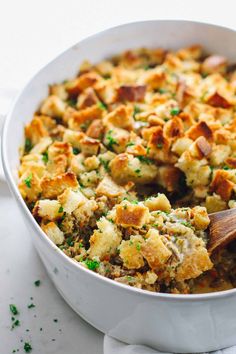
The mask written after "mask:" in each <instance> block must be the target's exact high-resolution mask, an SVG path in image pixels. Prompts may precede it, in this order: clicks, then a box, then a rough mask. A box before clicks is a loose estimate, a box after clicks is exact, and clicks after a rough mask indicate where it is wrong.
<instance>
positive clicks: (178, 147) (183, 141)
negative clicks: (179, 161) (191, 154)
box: [171, 137, 193, 156]
mask: <svg viewBox="0 0 236 354" xmlns="http://www.w3.org/2000/svg"><path fill="white" fill-rule="evenodd" d="M192 143H193V140H192V139H189V138H186V137H183V138H179V139H177V140H176V141H175V142H174V144H173V145H172V148H171V151H173V152H174V153H175V154H177V155H178V156H181V155H182V154H183V152H184V151H186V150H188V149H189V147H190V145H191V144H192Z"/></svg>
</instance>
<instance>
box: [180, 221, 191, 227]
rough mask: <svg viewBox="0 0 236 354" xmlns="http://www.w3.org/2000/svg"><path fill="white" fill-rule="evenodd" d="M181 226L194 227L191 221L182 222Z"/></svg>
mask: <svg viewBox="0 0 236 354" xmlns="http://www.w3.org/2000/svg"><path fill="white" fill-rule="evenodd" d="M181 224H182V225H184V226H186V227H192V224H191V222H189V221H182V222H181Z"/></svg>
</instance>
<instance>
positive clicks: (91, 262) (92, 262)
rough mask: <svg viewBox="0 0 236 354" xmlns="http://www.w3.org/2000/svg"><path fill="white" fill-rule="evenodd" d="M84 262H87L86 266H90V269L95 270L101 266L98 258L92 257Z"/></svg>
mask: <svg viewBox="0 0 236 354" xmlns="http://www.w3.org/2000/svg"><path fill="white" fill-rule="evenodd" d="M84 263H85V264H86V266H87V267H88V269H90V270H95V269H97V268H98V267H99V265H100V262H98V261H96V260H92V259H88V258H87V259H86V260H85V261H84Z"/></svg>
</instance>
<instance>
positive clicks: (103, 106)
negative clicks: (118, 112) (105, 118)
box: [98, 102, 107, 111]
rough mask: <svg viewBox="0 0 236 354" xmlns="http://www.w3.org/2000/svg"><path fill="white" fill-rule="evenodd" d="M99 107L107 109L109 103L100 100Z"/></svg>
mask: <svg viewBox="0 0 236 354" xmlns="http://www.w3.org/2000/svg"><path fill="white" fill-rule="evenodd" d="M98 107H99V108H101V109H103V110H105V111H106V110H107V105H106V104H105V103H103V102H98Z"/></svg>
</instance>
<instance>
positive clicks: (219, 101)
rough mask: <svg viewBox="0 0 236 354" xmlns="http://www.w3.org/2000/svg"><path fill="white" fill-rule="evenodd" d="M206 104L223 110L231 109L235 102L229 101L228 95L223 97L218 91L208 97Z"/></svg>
mask: <svg viewBox="0 0 236 354" xmlns="http://www.w3.org/2000/svg"><path fill="white" fill-rule="evenodd" d="M206 103H207V104H209V105H211V106H213V107H221V108H230V107H231V106H232V104H233V102H231V99H229V97H226V95H225V96H223V95H222V94H221V93H219V92H217V91H216V92H215V93H213V94H212V95H211V96H208V97H207V101H206Z"/></svg>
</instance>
